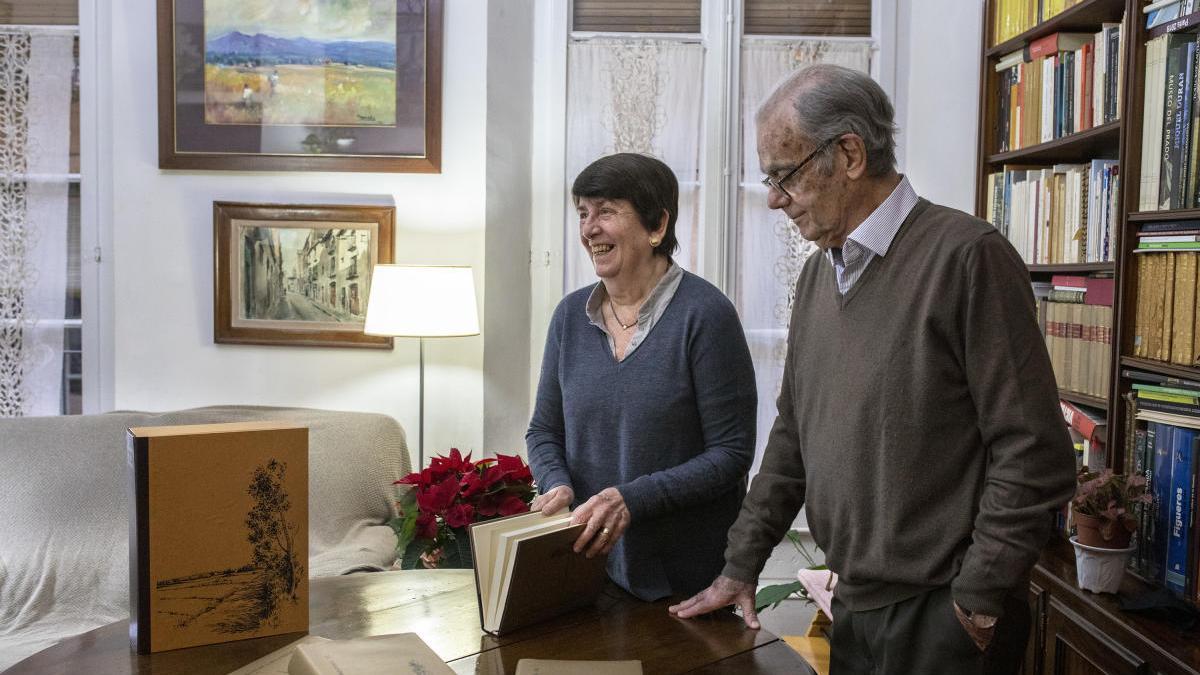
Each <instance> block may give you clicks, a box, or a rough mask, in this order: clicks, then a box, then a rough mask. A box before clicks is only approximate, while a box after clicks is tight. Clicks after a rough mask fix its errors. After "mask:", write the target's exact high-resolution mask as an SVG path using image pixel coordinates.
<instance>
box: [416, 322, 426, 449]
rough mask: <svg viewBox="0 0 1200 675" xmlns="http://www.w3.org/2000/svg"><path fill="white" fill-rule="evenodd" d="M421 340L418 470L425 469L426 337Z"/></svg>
mask: <svg viewBox="0 0 1200 675" xmlns="http://www.w3.org/2000/svg"><path fill="white" fill-rule="evenodd" d="M420 340H421V358H420V363H421V365H420V368H419V373H420V375H419V379H420V382H421V397H420V403H419V404H418V407H419V409H420V416H421V419H420V422H418V423H417V425H418V426H417V471H418V472H420V471H424V470H425V338H420Z"/></svg>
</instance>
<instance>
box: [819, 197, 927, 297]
mask: <svg viewBox="0 0 1200 675" xmlns="http://www.w3.org/2000/svg"><path fill="white" fill-rule="evenodd" d="M916 205H917V193H916V192H914V191H913V188H912V184H911V183H909V182H908V177H907V176H902V177H901V178H900V184H899V185H897V186H896V189H895V190H892V194H890V195H888V198H887V199H885V200H883V203H882V204H880V205H879V207H878V208H876V209H875V210H874V211H872V212H871V215H869V216H867V219H866V220H864V221H862V223H861V224H860V225H859V226H858V227H856V228H854V231H853V232H851V233H850V236H849V237H847V238H846V243H844V244H842V247H841V248H840V249H838V248H830V249H828V250H826V251H825V257H826V258H828V259H829V262H830V263H831V264H832V265H833V269H834V271H835V272H837V283H838V291H840V292H841V294H842V295H845V294H846V293H847V292H849V291H850V289H851V288H852V287H853V286H854V283H855V282H856V281H858V279H859V277H861V276H862V275H863V272H865V271H866V270H867V265H869V264H870V263H871V260H873V259H874V258H875V256H877V255H878V256H884V255H887V252H888V248H890V247H891V245H892V240H893V239H895V238H896V232H898V231H899V230H900V225H901V224H902V223H903V222H904V219H905V218H907V217H908V214H909V212H910V211H912V210H913V207H914V206H916Z"/></svg>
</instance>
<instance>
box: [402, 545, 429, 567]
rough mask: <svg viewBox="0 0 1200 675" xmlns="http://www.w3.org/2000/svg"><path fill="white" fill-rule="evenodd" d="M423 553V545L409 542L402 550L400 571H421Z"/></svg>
mask: <svg viewBox="0 0 1200 675" xmlns="http://www.w3.org/2000/svg"><path fill="white" fill-rule="evenodd" d="M424 552H425V545H424V544H423V543H422V542H419V541H412V542H409V544H408V546H406V547H405V548H404V553H403V555H401V556H400V569H403V570H419V569H422V565H421V554H422V553H424Z"/></svg>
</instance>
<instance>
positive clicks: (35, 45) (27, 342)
mask: <svg viewBox="0 0 1200 675" xmlns="http://www.w3.org/2000/svg"><path fill="white" fill-rule="evenodd" d="M73 45H74V38H73V37H72V36H70V35H61V36H58V35H43V34H34V35H31V34H28V33H24V32H20V31H5V32H0V138H2V139H3V143H0V146H2V149H0V181H2V186H0V321H3V323H2V324H0V416H8V417H12V416H20V415H55V414H58V413H59V412H60V411H61V406H62V395H63V392H62V385H63V377H62V372H63V319H64V318H65V316H66V283H67V177H66V174H67V171H68V169H69V163H68V162H69V158H68V153H69V147H68V143H69V139H70V113H71V88H72V77H73V72H74V69H75V59H74V54H73V48H74V47H73Z"/></svg>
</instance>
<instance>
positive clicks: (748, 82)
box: [730, 39, 872, 472]
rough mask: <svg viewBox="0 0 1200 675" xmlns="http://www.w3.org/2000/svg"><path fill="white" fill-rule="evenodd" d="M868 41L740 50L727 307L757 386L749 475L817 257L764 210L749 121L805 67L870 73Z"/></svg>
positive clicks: (771, 417)
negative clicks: (805, 276)
mask: <svg viewBox="0 0 1200 675" xmlns="http://www.w3.org/2000/svg"><path fill="white" fill-rule="evenodd" d="M871 48H872V47H871V42H869V41H862V42H848V41H828V40H816V39H803V40H747V41H746V42H744V43H743V46H742V57H741V58H742V72H741V77H742V80H741V82H742V100H741V116H742V166H741V170H740V171H739V176H740V180H739V185H738V200H739V215H740V217H739V219H738V223H737V228H738V231H737V233H736V236H735V237H734V238H733V240H734V241H735V242H736V244H735V248H736V250H734V251H732V252H731V255H730V259H731V260H732V261H733V265H734V274H735V278H736V282H735V284H734V286H735V288H736V289H737V291H736V297H735V298H734V303H735V304H736V305H737V308H738V312H739V313H740V315H741V317H742V325H743V327H744V328H745V330H746V339H747V341H748V342H749V344H750V356H751V358H752V359H753V361H754V372H755V376H756V379H757V381H758V447H757V448H756V449H755V450H756V452H755V460H754V468H753V469H752V471H753V472H757V471H758V465H759V463H760V462H761V460H762V450H763V448H764V447H765V445H766V441H767V435H768V432H770V430H771V424H772V423H773V422H774V421H775V398H776V397H777V396H778V395H779V385H780V381H781V378H782V375H783V359H784V356H785V352H786V349H787V342H786V338H787V326H788V318H789V317H790V315H791V308H792V297H793V295H794V293H795V286H796V278H797V276H798V275H799V274H800V268H801V266H803V264H804V261H805V259H807V257H808V256H809V255H810V254H811V253H813V252H814V251H816V250H817V247H816V246H815V245H814V244H812V243H811V242H808V241H805V240H804V239H803V238H802V237H801V236H800V234H799V233H798V232H797V231H796V228H795V227H793V226H792V224H791V223H790V222H788V219H787V217H786V216H785V215H784V214H783V213H782V212H780V211H772V210H770V209H768V208H767V189H766V188H765V187H763V186H762V184H761V183H760V182H759V180H760V179H761V177H762V174H761V172H760V171H759V168H758V151H757V143H756V139H755V135H756V133H757V130H756V127H755V124H754V114H755V112H756V111H757V110H758V106H759V104H760V103H762V101H763V100H764V99H766V97H767V96H768V95H769V94H770V93H771V92H772V91H773V90H774V89H775V86H776V84H778V83H779V81H780V80H782V79H783V78H784V77H785V76H787V75H788V74H790V73H791V72H792V71H794V70H796V69H798V68H801V67H804V66H806V65H809V64H812V63H835V64H838V65H842V66H846V67H848V68H854V69H857V70H861V71H863V72H870V66H871Z"/></svg>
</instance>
